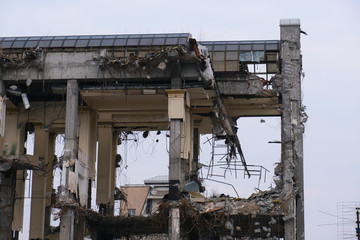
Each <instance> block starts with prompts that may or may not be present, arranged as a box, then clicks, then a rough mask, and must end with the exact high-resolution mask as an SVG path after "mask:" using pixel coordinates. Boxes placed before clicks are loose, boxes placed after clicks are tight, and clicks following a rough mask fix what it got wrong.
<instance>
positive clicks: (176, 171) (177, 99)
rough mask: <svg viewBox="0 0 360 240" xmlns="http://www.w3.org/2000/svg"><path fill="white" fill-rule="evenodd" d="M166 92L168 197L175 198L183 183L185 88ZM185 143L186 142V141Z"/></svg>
mask: <svg viewBox="0 0 360 240" xmlns="http://www.w3.org/2000/svg"><path fill="white" fill-rule="evenodd" d="M167 94H168V116H169V119H170V149H169V150H170V152H169V181H170V182H169V184H170V185H169V197H170V199H171V200H177V198H176V195H177V194H178V192H179V190H180V191H182V190H183V188H184V184H185V175H184V163H183V160H182V157H184V153H185V152H184V146H185V142H184V141H183V146H182V136H181V134H182V133H184V132H183V130H182V129H183V127H184V126H183V122H184V120H185V119H186V112H185V102H184V97H185V90H182V89H178V90H175V89H174V90H167ZM186 144H187V143H186ZM189 152H190V150H189Z"/></svg>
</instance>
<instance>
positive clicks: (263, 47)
mask: <svg viewBox="0 0 360 240" xmlns="http://www.w3.org/2000/svg"><path fill="white" fill-rule="evenodd" d="M253 50H254V51H256V50H265V46H264V44H254V45H253Z"/></svg>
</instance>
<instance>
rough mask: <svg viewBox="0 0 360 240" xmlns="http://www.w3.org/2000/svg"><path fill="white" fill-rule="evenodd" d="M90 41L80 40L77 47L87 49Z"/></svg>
mask: <svg viewBox="0 0 360 240" xmlns="http://www.w3.org/2000/svg"><path fill="white" fill-rule="evenodd" d="M88 42H89V40H85V39H80V38H79V40H77V42H76V47H87V45H88Z"/></svg>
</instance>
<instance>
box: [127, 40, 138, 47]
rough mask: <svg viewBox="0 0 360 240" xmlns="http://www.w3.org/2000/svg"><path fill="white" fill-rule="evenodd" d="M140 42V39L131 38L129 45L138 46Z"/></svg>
mask: <svg viewBox="0 0 360 240" xmlns="http://www.w3.org/2000/svg"><path fill="white" fill-rule="evenodd" d="M139 40H140V39H138V38H129V39H128V42H127V45H128V46H137V45H139Z"/></svg>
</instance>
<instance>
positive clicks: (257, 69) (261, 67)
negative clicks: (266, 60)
mask: <svg viewBox="0 0 360 240" xmlns="http://www.w3.org/2000/svg"><path fill="white" fill-rule="evenodd" d="M255 73H266V64H255Z"/></svg>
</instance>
